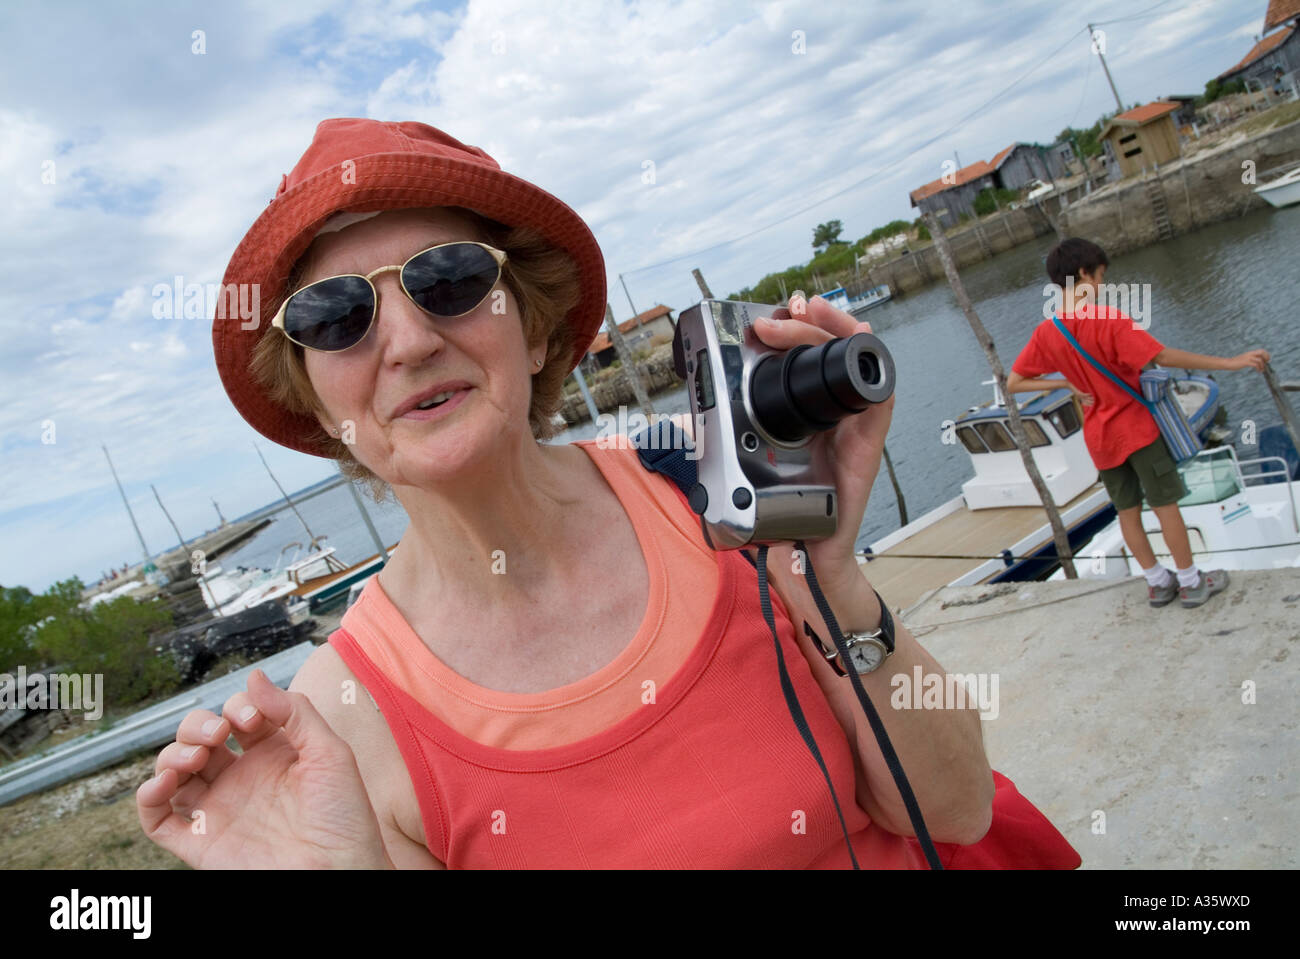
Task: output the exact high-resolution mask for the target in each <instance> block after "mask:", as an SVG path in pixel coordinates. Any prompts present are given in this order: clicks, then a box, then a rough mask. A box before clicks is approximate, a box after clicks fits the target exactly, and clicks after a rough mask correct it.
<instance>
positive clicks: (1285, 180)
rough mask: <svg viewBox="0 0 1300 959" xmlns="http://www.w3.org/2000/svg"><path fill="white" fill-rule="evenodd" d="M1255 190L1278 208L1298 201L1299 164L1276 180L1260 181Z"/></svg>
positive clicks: (1299, 187)
mask: <svg viewBox="0 0 1300 959" xmlns="http://www.w3.org/2000/svg"><path fill="white" fill-rule="evenodd" d="M1255 192H1256V193H1258V194H1259V195H1260V196H1262V197H1263V198H1264V199H1265V200H1267V201H1268V202H1269V203H1271V204H1272V205H1273V206H1275V207H1278V208H1281V207H1284V206H1291V205H1292V204H1293V203H1300V166H1297V167H1296V168H1295V169H1294V170H1292V171H1291V172H1290V173H1286V174H1283V175H1282V176H1280V177H1278V178H1277V179H1276V180H1272V181H1270V182H1268V183H1261V184H1260V185H1259V186H1257V187H1255Z"/></svg>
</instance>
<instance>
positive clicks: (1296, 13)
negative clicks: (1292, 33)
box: [1264, 0, 1300, 33]
mask: <svg viewBox="0 0 1300 959" xmlns="http://www.w3.org/2000/svg"><path fill="white" fill-rule="evenodd" d="M1295 17H1300V0H1268V12H1267V13H1265V14H1264V32H1265V33H1267V32H1268V31H1270V30H1272V29H1273V28H1274V27H1280V26H1281V25H1282V24H1284V23H1286V22H1287V21H1288V20H1292V19H1294V18H1295Z"/></svg>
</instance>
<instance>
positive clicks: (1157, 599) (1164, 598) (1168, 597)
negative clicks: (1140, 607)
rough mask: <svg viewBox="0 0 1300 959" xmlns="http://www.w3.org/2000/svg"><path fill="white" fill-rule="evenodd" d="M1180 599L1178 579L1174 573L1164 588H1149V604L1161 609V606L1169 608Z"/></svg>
mask: <svg viewBox="0 0 1300 959" xmlns="http://www.w3.org/2000/svg"><path fill="white" fill-rule="evenodd" d="M1177 598H1178V577H1177V576H1174V575H1173V574H1172V573H1171V574H1170V575H1169V582H1168V583H1166V584H1165V585H1164V586H1148V587H1147V602H1148V603H1150V604H1151V605H1152V606H1155V607H1156V608H1157V609H1159V608H1160V607H1161V606H1168V605H1169V604H1170V603H1172V602H1173V601H1174V600H1175V599H1177Z"/></svg>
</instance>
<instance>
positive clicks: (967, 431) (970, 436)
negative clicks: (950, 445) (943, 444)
mask: <svg viewBox="0 0 1300 959" xmlns="http://www.w3.org/2000/svg"><path fill="white" fill-rule="evenodd" d="M957 435H958V436H960V437H961V445H962V446H964V447H966V452H967V453H987V452H988V451H989V450H988V447H987V446H985V445H984V441H983V440H982V439H980V438H979V437H978V436H976V435H975V431H974V430H973V429H971V428H970V427H969V426H959V427H957Z"/></svg>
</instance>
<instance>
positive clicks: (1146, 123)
mask: <svg viewBox="0 0 1300 959" xmlns="http://www.w3.org/2000/svg"><path fill="white" fill-rule="evenodd" d="M1180 107H1181V104H1179V103H1177V102H1171V101H1168V100H1156V101H1155V102H1154V103H1146V104H1143V105H1142V106H1140V107H1134V108H1133V109H1132V110H1125V111H1124V112H1123V113H1120V114H1116V115H1115V116H1113V117H1111V118H1110V119H1109V120H1107V121H1106V125H1105V126H1103V127H1102V128H1101V133H1100V134H1099V135H1098V139H1099V140H1100V141H1101V144H1102V149H1103V150H1104V151H1105V154H1106V167H1107V169H1108V170H1109V171H1110V174H1111V175H1110V178H1111V179H1112V180H1120V179H1123V178H1125V177H1130V176H1133V175H1134V174H1137V173H1141V172H1143V171H1144V170H1154V169H1155V168H1156V167H1158V166H1159V165H1160V164H1162V163H1169V162H1170V161H1172V160H1176V159H1178V157H1179V156H1181V155H1182V147H1180V146H1179V143H1178V131H1177V130H1176V129H1175V128H1174V117H1173V115H1174V113H1176V112H1177V111H1178V110H1179V108H1180Z"/></svg>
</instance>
